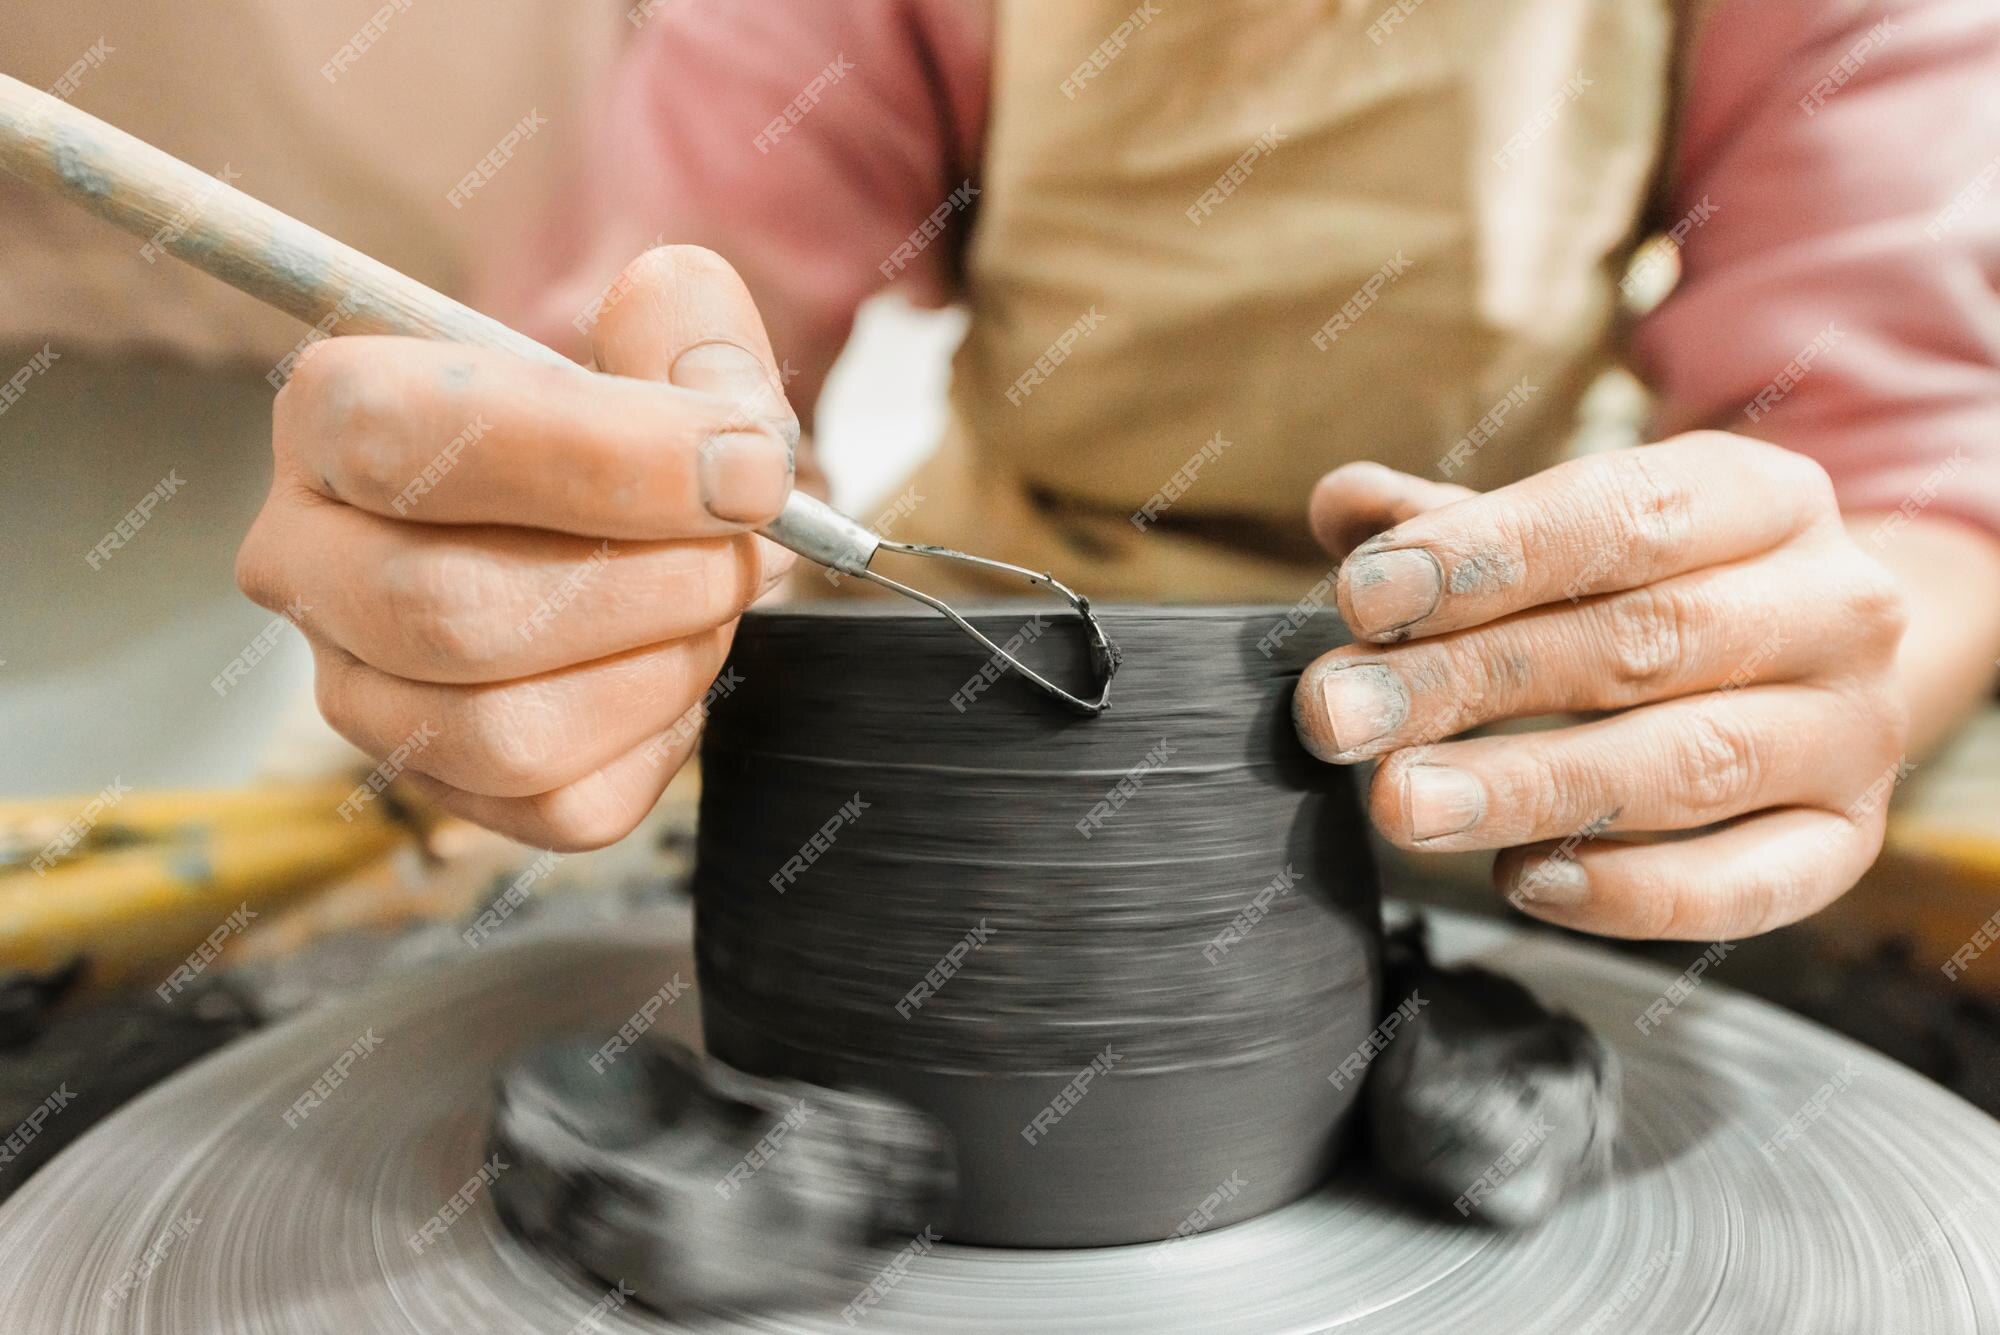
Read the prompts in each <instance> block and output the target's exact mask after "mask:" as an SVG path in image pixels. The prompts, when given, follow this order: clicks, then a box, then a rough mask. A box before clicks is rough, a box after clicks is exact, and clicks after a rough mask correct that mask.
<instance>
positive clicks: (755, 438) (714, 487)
mask: <svg viewBox="0 0 2000 1335" xmlns="http://www.w3.org/2000/svg"><path fill="white" fill-rule="evenodd" d="M696 472H697V473H698V474H699V476H700V480H701V503H702V504H703V505H704V506H706V507H708V512H709V513H710V514H712V515H714V516H715V517H716V518H717V519H722V520H727V521H728V522H729V523H732V524H761V523H763V522H765V521H767V520H769V519H771V518H772V517H774V516H775V515H776V514H777V513H778V512H779V511H780V510H782V509H784V508H785V498H786V497H787V496H789V495H790V494H791V490H792V451H791V447H790V446H788V445H786V444H785V442H784V441H782V440H780V439H778V438H777V437H776V436H774V435H770V434H767V433H765V432H761V431H725V432H722V433H721V434H720V435H714V436H710V437H709V438H708V439H707V440H706V441H704V442H703V443H702V447H701V459H700V462H699V464H698V466H697V468H696Z"/></svg>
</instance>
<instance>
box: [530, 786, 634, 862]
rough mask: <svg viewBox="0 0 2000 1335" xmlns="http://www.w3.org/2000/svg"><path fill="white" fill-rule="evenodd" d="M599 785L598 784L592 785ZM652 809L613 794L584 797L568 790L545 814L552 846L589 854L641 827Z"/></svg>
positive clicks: (567, 851) (562, 850)
mask: <svg viewBox="0 0 2000 1335" xmlns="http://www.w3.org/2000/svg"><path fill="white" fill-rule="evenodd" d="M589 786H590V787H592V788H595V787H596V785H589ZM647 810H648V808H647V807H646V806H643V805H632V804H626V803H622V802H619V801H616V800H614V799H613V798H612V797H610V796H609V795H602V794H595V793H593V794H592V795H591V796H589V797H584V796H582V795H580V794H579V793H576V792H573V791H568V790H566V791H565V792H563V793H562V794H560V795H559V798H558V800H557V801H555V802H553V803H552V804H551V805H550V806H549V808H548V809H547V811H546V813H545V819H546V821H547V823H548V834H547V836H546V837H547V838H548V839H549V840H550V841H551V842H550V847H552V848H554V849H556V851H558V852H565V853H587V852H590V851H592V850H593V849H599V848H607V847H609V846H610V845H612V844H615V843H617V842H618V841H619V840H620V839H623V838H624V837H625V836H626V835H628V834H630V833H632V831H633V830H635V829H637V828H638V826H639V822H640V821H641V820H643V819H645V816H646V812H647Z"/></svg>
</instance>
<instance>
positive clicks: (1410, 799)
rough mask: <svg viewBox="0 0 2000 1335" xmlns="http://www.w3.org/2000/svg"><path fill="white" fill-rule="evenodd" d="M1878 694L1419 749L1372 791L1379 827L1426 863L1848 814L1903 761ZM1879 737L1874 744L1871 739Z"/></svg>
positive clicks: (1737, 706) (1839, 691) (1699, 706)
mask: <svg viewBox="0 0 2000 1335" xmlns="http://www.w3.org/2000/svg"><path fill="white" fill-rule="evenodd" d="M1879 689H1881V688H1879V687H1873V686H1871V687H1854V688H1836V687H1821V686H1798V685H1779V686H1753V687H1749V688H1746V689H1743V690H1738V691H1728V692H1719V693H1716V694H1711V695H1705V696H1695V697H1690V698H1687V699H1681V700H1672V701H1668V702H1666V703H1664V704H1656V705H1648V706H1646V707H1644V708H1642V709H1634V710H1630V711H1627V712H1626V713H1623V714H1619V715H1615V716H1614V717H1611V718H1608V719H1602V720H1599V721H1598V722H1595V723H1586V724H1582V725H1579V726H1577V727H1571V728H1562V729H1558V730H1556V731H1553V732H1542V733H1530V734H1522V735H1513V736H1501V737H1476V738H1471V739H1468V740H1466V741H1460V742H1448V743H1446V744H1444V745H1442V746H1426V747H1409V748H1405V749H1404V750H1401V751H1398V752H1396V753H1395V754H1393V755H1391V756H1390V757H1389V758H1388V759H1386V760H1384V761H1383V762H1382V764H1381V766H1380V767H1379V768H1378V769H1377V770H1376V772H1375V778H1374V782H1373V784H1372V786H1371V787H1370V790H1369V807H1370V815H1371V816H1372V818H1373V820H1374V822H1375V826H1376V828H1377V829H1379V830H1380V831H1381V832H1382V834H1383V835H1384V837H1386V838H1387V839H1388V840H1389V841H1390V842H1392V843H1394V844H1397V845H1399V846H1401V847H1404V848H1414V849H1422V850H1425V851H1454V850H1459V849H1473V848H1509V847H1512V846H1514V845H1517V844H1529V843H1534V842H1536V841H1539V840H1544V839H1562V838H1564V837H1566V836H1569V835H1572V834H1574V833H1576V832H1577V831H1580V830H1589V831H1591V832H1592V833H1593V834H1602V833H1606V832H1611V831H1618V830H1628V831H1629V830H1686V829H1693V828H1696V827H1699V826H1702V825H1708V824H1712V823H1714V822H1716V821H1721V820H1726V819H1729V818H1731V817H1735V816H1740V815H1743V814H1745V813H1746V812H1752V811H1761V810H1763V809H1765V808H1768V807H1792V806H1805V807H1819V808H1822V809H1824V810H1829V811H1844V810H1845V809H1846V808H1847V807H1848V806H1849V805H1850V804H1851V803H1853V802H1854V801H1855V800H1856V799H1857V798H1858V797H1860V796H1861V795H1862V794H1863V793H1864V792H1866V791H1867V789H1868V787H1869V785H1870V784H1871V783H1872V782H1873V781H1874V780H1875V779H1876V778H1878V777H1879V776H1880V775H1882V774H1883V773H1885V772H1886V771H1888V770H1889V769H1890V767H1892V766H1893V765H1894V764H1895V763H1896V761H1897V760H1898V759H1899V755H1900V752H1899V751H1898V749H1897V748H1898V745H1899V741H1900V739H1899V738H1897V737H1896V736H1895V735H1894V734H1893V732H1890V731H1887V730H1884V731H1882V732H1880V733H1879V734H1877V733H1866V734H1862V735H1861V738H1859V739H1858V738H1857V737H1856V735H1855V734H1854V732H1853V729H1852V727H1851V723H1850V720H1851V719H1852V718H1854V717H1855V716H1857V715H1865V714H1869V713H1872V712H1874V711H1876V710H1879V709H1880V708H1881V707H1882V706H1881V704H1880V702H1877V701H1874V700H1872V699H1869V698H1862V697H1864V696H1865V694H1866V693H1867V692H1871V691H1875V690H1879ZM1871 737H1872V738H1874V739H1875V740H1874V741H1872V742H1870V741H1867V740H1865V739H1867V738H1871Z"/></svg>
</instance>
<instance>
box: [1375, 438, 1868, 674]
mask: <svg viewBox="0 0 2000 1335" xmlns="http://www.w3.org/2000/svg"><path fill="white" fill-rule="evenodd" d="M1836 517H1837V511H1836V509H1835V507H1834V504H1833V499H1832V488H1831V486H1830V484H1829V483H1828V482H1827V479H1826V475H1825V473H1824V472H1823V471H1822V470H1821V469H1820V468H1819V466H1818V465H1817V464H1814V463H1812V462H1811V461H1810V460H1808V459H1806V458H1804V457H1803V456H1801V455H1797V454H1793V453H1791V452H1790V451H1787V450H1782V449H1779V448H1777V447H1776V446H1771V445H1765V444H1762V443H1760V442H1757V441H1751V440H1745V439H1743V438H1741V437H1734V436H1728V435H1724V434H1722V433H1719V432H1696V433H1693V434H1691V435H1686V436H1680V437H1676V438H1675V439H1673V440H1669V441H1663V442H1661V443H1660V444H1657V445H1648V446H1643V447H1641V448H1638V449H1629V450H1619V451H1614V452H1611V453H1607V454H1599V455H1589V456H1586V457H1584V458H1581V459H1573V460H1570V461H1569V462H1567V463H1563V464H1558V465H1557V466H1556V467H1554V468H1550V469H1548V470H1546V471H1544V472H1541V473H1537V474H1535V475H1534V476H1533V477H1529V478H1524V479H1523V480H1521V481H1519V482H1516V483H1514V484H1512V485H1511V486H1506V487H1502V488H1500V489H1499V490H1498V491H1492V492H1487V493H1485V494H1484V495H1480V496H1475V497H1472V498H1470V499H1468V500H1463V501H1459V502H1457V503H1455V504H1450V505H1446V506H1444V507H1443V508H1441V509H1437V510H1431V511H1429V512H1427V513H1424V514H1421V515H1419V516H1417V517H1416V518H1414V519H1411V520H1409V521H1407V522H1405V523H1402V524H1399V525H1397V527H1395V528H1394V529H1391V530H1390V531H1389V532H1386V533H1384V534H1382V535H1380V536H1379V537H1376V538H1374V539H1371V540H1370V541H1368V542H1365V543H1363V544H1362V545H1361V546H1360V547H1359V548H1357V549H1356V550H1355V553H1354V555H1353V556H1351V557H1349V558H1348V560H1347V561H1346V562H1345V563H1344V564H1343V565H1342V566H1341V570H1340V577H1339V580H1338V582H1337V584H1336V589H1335V593H1336V597H1337V599H1338V602H1339V607H1340V614H1341V616H1342V617H1343V618H1344V619H1345V620H1346V622H1347V624H1348V626H1349V627H1351V628H1352V629H1353V631H1354V633H1355V635H1356V636H1357V637H1358V638H1361V639H1366V640H1374V641H1377V642H1390V643H1393V642H1397V641H1401V640H1406V639H1409V638H1411V637H1413V636H1422V635H1435V634H1438V633H1440V632H1442V631H1448V630H1457V629H1460V628H1462V627H1465V626H1475V625H1479V624H1482V623H1484V622H1487V621H1492V620H1494V619H1496V618H1498V617H1502V616H1506V615H1509V614H1510V613H1514V612H1518V611H1521V610H1522V609H1524V608H1529V607H1538V606H1541V605H1542V604H1544V603H1551V602H1556V601H1559V600H1565V599H1569V598H1576V597H1582V596H1587V595H1590V594H1597V593H1605V592H1610V591H1612V590H1616V589H1630V588H1636V587H1638V586H1640V585H1642V584H1649V583H1652V582H1654V581H1656V580H1659V579H1662V578H1664V577H1666V576H1669V575H1673V574H1678V573H1681V572H1683V571H1688V570H1696V569H1699V568H1701V567H1703V566H1708V565H1713V564H1716V563H1718V562H1722V561H1731V560H1737V559H1740V558H1743V557H1746V556H1752V555H1755V554H1757V553H1759V552H1764V551H1767V550H1769V549H1770V548H1772V547H1775V546H1777V545H1779V544H1780V543H1782V542H1784V541H1785V540H1786V539H1787V538H1789V537H1791V536H1793V535H1794V534H1796V533H1799V532H1801V531H1803V530H1805V529H1806V528H1808V527H1810V526H1811V525H1812V524H1813V523H1814V522H1815V521H1823V522H1828V523H1831V522H1833V520H1834V519H1835V518H1836Z"/></svg>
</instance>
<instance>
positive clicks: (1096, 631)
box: [849, 538, 1119, 715]
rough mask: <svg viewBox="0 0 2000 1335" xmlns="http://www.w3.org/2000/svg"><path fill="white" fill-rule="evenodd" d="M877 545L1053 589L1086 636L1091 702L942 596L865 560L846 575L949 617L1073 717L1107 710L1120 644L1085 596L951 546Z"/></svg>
mask: <svg viewBox="0 0 2000 1335" xmlns="http://www.w3.org/2000/svg"><path fill="white" fill-rule="evenodd" d="M876 544H877V546H878V547H887V548H888V549H889V550H891V551H896V552H902V553H904V554H905V555H908V556H929V557H935V558H937V559H939V560H943V561H962V562H964V563H965V564H967V565H970V566H978V567H980V568H981V569H985V570H998V571H1002V572H1004V573H1006V574H1009V575H1019V576H1020V577H1021V578H1022V579H1025V580H1027V581H1028V582H1029V583H1030V584H1039V585H1041V586H1042V587H1044V588H1047V589H1052V590H1054V591H1055V592H1056V593H1058V594H1061V595H1062V597H1063V598H1064V599H1065V600H1066V601H1067V602H1068V603H1069V605H1070V606H1071V607H1073V608H1075V609H1076V613H1077V615H1078V616H1079V617H1081V618H1082V619H1083V628H1084V633H1085V634H1087V635H1088V636H1089V637H1090V666H1091V672H1092V674H1093V675H1094V676H1095V677H1096V680H1097V695H1096V696H1095V697H1094V698H1092V699H1089V700H1086V699H1084V698H1083V697H1082V696H1079V695H1076V694H1074V693H1073V692H1070V691H1066V690H1064V689H1063V688H1062V687H1060V686H1058V685H1056V684H1055V683H1054V682H1052V681H1050V680H1049V679H1048V678H1047V677H1044V676H1043V675H1042V674H1041V673H1039V672H1037V671H1035V670H1034V669H1033V668H1031V667H1029V666H1028V665H1027V664H1026V663H1023V662H1022V661H1021V660H1020V659H1018V658H1016V657H1015V656H1014V655H1012V654H1010V653H1008V652H1007V651H1006V650H1005V649H1003V648H1001V647H1000V646H999V645H997V644H995V643H994V642H993V641H992V639H990V638H989V637H988V636H987V635H986V633H985V632H983V631H981V630H980V629H979V628H978V627H977V626H975V625H973V624H972V623H971V622H970V621H967V620H966V619H965V618H964V617H962V616H960V615H959V614H958V612H957V611H956V610H955V609H954V608H953V607H952V606H951V605H950V604H949V603H947V602H945V601H944V600H943V599H942V598H936V597H933V596H932V595H930V594H928V593H925V592H924V591H923V590H922V589H913V588H911V587H910V586H909V585H907V584H905V583H903V582H902V581H901V580H894V579H890V578H889V577H888V576H887V575H884V574H881V573H879V572H878V571H874V570H870V569H869V568H868V566H867V564H866V563H865V562H864V563H863V564H862V565H861V567H860V568H859V569H857V570H852V571H850V572H849V573H850V574H853V575H855V576H857V577H859V578H861V579H865V580H869V581H871V582H872V583H875V584H880V585H881V586H882V587H883V588H885V589H894V590H895V591H896V592H897V593H900V594H902V595H903V596H904V597H905V598H913V599H915V600H916V601H917V602H920V603H922V604H923V605H924V606H926V607H929V608H932V609H933V610H935V611H937V612H940V613H942V614H943V615H945V616H946V617H949V618H950V619H951V622H952V624H953V625H955V626H957V627H958V628H959V629H960V630H962V631H964V632H965V633H966V634H967V635H970V636H971V637H972V638H973V639H975V640H977V641H979V642H980V643H981V644H983V645H985V646H986V647H987V648H988V649H990V650H992V651H993V656H994V657H995V658H997V659H999V660H1000V661H1001V662H1004V663H1005V664H1006V665H1007V666H1008V667H1010V668H1012V669H1013V670H1014V671H1015V672H1018V673H1019V674H1020V675H1021V676H1022V677H1024V678H1026V679H1027V680H1028V681H1030V682H1032V683H1033V684H1034V685H1036V686H1039V687H1040V688H1041V689H1042V690H1043V691H1045V692H1047V693H1048V694H1049V695H1051V696H1053V697H1055V698H1056V699H1057V700H1059V701H1061V702H1062V703H1063V704H1065V705H1067V706H1069V707H1070V708H1071V709H1074V710H1075V711H1076V712H1077V713H1079V714H1084V715H1097V714H1102V713H1103V712H1104V711H1105V710H1107V709H1109V708H1111V678H1112V676H1113V675H1114V674H1115V673H1116V672H1117V671H1118V661H1119V653H1118V646H1117V645H1115V644H1113V643H1112V642H1111V637H1110V636H1109V635H1106V634H1105V633H1104V623H1103V622H1101V621H1099V620H1098V619H1097V617H1096V615H1095V614H1094V613H1092V612H1091V610H1090V599H1088V598H1086V597H1084V596H1083V595H1082V594H1080V593H1078V592H1077V591H1076V590H1074V589H1072V588H1070V587H1069V585H1067V584H1065V583H1063V582H1062V581H1061V580H1059V579H1057V578H1056V577H1055V576H1054V575H1051V574H1049V573H1047V572H1046V571H1040V570H1030V569H1028V568H1027V567H1026V566H1017V565H1014V564H1012V563H1011V562H1007V561H996V560H994V559H992V558H991V557H987V556H973V555H971V554H970V553H967V552H959V551H953V550H952V549H951V548H949V547H939V546H936V545H935V544H933V543H928V542H897V541H895V540H894V539H892V538H878V539H877V540H876Z"/></svg>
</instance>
